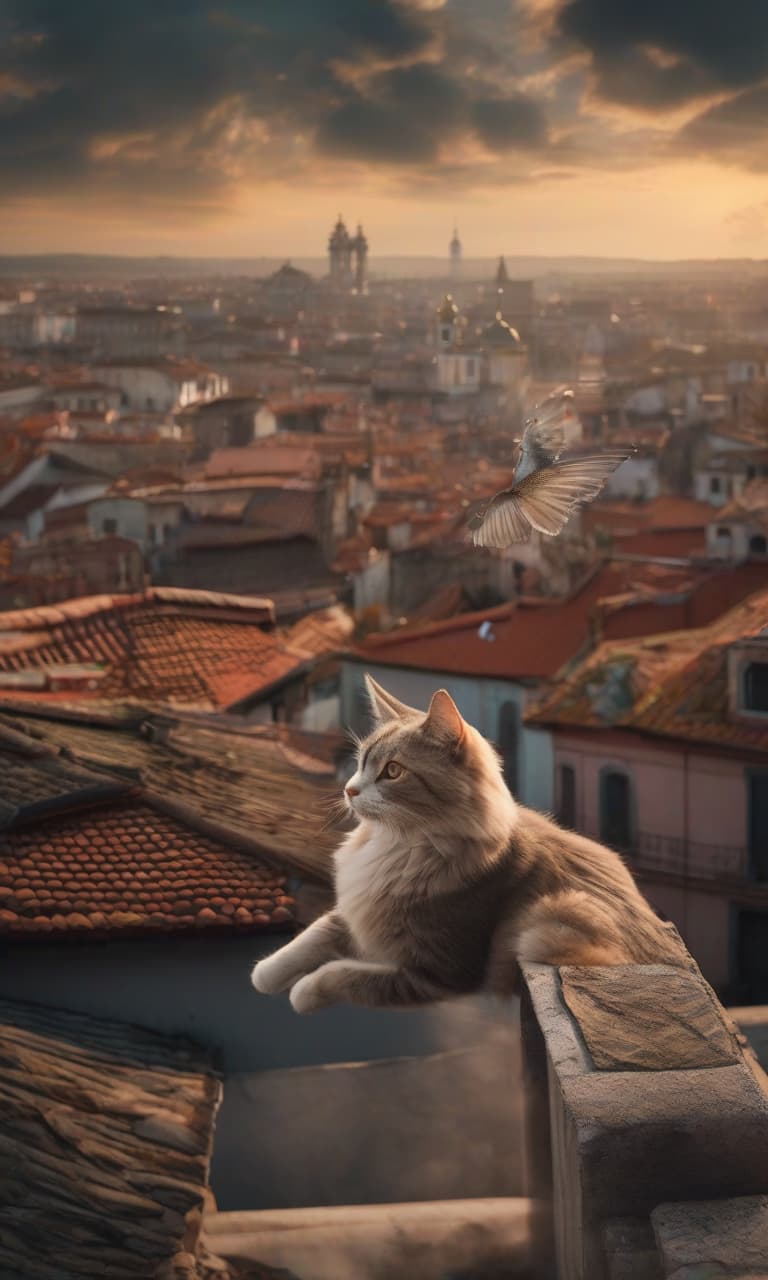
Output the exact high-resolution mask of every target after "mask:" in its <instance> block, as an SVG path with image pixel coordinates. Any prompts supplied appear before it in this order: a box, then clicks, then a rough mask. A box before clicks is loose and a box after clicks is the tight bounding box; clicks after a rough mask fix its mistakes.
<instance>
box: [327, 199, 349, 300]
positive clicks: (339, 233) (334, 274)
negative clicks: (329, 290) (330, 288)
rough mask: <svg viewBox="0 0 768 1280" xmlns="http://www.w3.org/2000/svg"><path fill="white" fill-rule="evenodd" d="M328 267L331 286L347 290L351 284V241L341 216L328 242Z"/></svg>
mask: <svg viewBox="0 0 768 1280" xmlns="http://www.w3.org/2000/svg"><path fill="white" fill-rule="evenodd" d="M328 265H329V271H330V276H331V284H332V285H335V287H336V288H337V289H348V288H349V286H350V285H351V283H352V240H351V238H350V235H349V232H348V231H347V228H346V227H345V225H344V220H343V218H342V216H341V214H339V218H338V221H337V223H336V226H335V227H334V228H333V231H332V232H331V235H330V239H329V240H328Z"/></svg>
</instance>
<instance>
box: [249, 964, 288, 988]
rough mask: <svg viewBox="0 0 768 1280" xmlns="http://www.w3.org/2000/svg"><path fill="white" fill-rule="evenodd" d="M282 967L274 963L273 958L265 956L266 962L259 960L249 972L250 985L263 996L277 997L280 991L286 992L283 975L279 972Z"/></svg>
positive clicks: (286, 984)
mask: <svg viewBox="0 0 768 1280" xmlns="http://www.w3.org/2000/svg"><path fill="white" fill-rule="evenodd" d="M281 970H282V965H280V964H276V963H275V958H274V956H267V958H266V960H259V963H258V964H256V965H254V967H253V970H252V971H251V983H252V985H253V986H254V987H255V988H256V990H257V991H260V992H261V994H262V995H264V996H277V995H279V994H280V992H281V991H285V990H286V986H288V985H290V984H289V983H286V980H285V973H284V972H281Z"/></svg>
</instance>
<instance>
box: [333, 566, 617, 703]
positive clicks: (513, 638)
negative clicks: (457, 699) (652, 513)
mask: <svg viewBox="0 0 768 1280" xmlns="http://www.w3.org/2000/svg"><path fill="white" fill-rule="evenodd" d="M623 581H624V572H623V570H622V569H621V568H620V567H617V566H616V565H613V564H611V565H605V566H604V567H603V568H602V569H600V570H599V571H598V572H597V573H595V574H594V575H593V576H592V577H591V578H590V580H589V581H588V582H587V583H586V584H585V585H584V586H583V587H582V588H581V589H580V590H579V591H577V592H575V593H574V594H573V595H572V596H570V597H569V598H568V599H566V600H557V601H552V602H549V601H544V600H542V601H539V602H536V603H534V602H533V601H530V600H521V601H519V602H512V603H511V604H504V605H499V606H498V608H495V609H487V610H482V611H478V612H476V613H464V614H461V615H459V616H458V617H456V618H449V619H448V620H446V621H444V622H433V623H428V624H426V625H425V626H421V627H407V628H403V629H402V630H399V631H393V632H390V633H388V634H386V635H373V636H369V637H368V639H367V640H366V642H365V644H364V645H362V646H361V647H360V648H359V649H358V650H357V656H358V657H360V658H362V659H367V660H368V661H369V662H376V663H384V664H386V665H388V666H395V667H401V666H402V667H416V668H418V669H422V670H431V671H444V672H456V673H458V674H460V675H475V676H490V677H496V678H498V679H502V680H504V679H505V680H515V679H531V680H542V679H546V678H547V677H548V676H551V675H554V673H555V671H557V670H558V668H559V667H561V666H562V665H563V663H564V662H566V661H568V660H569V659H570V658H572V657H573V656H574V655H575V654H577V653H578V652H579V651H580V649H582V647H583V646H584V645H585V644H586V642H587V640H588V639H589V636H590V617H591V614H592V610H593V608H594V606H595V605H596V603H597V601H598V600H599V599H601V597H603V596H605V595H609V594H612V593H613V592H615V591H616V590H618V589H619V588H620V587H621V586H622V584H623ZM484 622H490V623H491V624H492V633H491V634H492V636H493V637H494V638H493V639H484V638H483V637H481V635H480V627H481V624H482V623H484Z"/></svg>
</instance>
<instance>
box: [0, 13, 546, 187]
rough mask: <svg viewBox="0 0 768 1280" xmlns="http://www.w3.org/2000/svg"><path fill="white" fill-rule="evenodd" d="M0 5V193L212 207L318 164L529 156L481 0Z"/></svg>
mask: <svg viewBox="0 0 768 1280" xmlns="http://www.w3.org/2000/svg"><path fill="white" fill-rule="evenodd" d="M477 4H478V6H479V8H478V10H477V12H476V14H475V17H476V19H477V20H476V21H473V18H472V12H473V11H472V7H471V5H470V4H469V0H452V3H450V4H444V3H439V2H438V0H376V2H375V3H361V0H291V2H290V3H285V0H214V3H210V2H209V0H131V3H130V4H127V3H126V4H117V5H107V4H104V3H103V0H67V3H61V0H0V169H1V170H2V173H3V188H4V190H5V192H6V194H8V195H10V194H14V193H19V192H22V193H37V192H41V191H44V190H45V189H46V188H50V189H57V190H65V189H69V190H70V191H72V190H76V189H78V188H82V189H84V190H86V189H88V190H90V189H94V188H98V189H100V190H101V189H103V188H106V189H108V190H111V191H113V192H115V191H119V190H120V189H121V188H122V189H125V190H130V189H132V188H133V187H135V185H136V183H137V182H139V181H140V182H141V183H142V184H143V186H144V187H145V188H147V189H156V190H157V191H158V192H159V193H162V194H167V193H169V192H172V191H174V190H180V189H182V188H183V189H184V190H187V189H191V188H193V187H194V186H195V185H197V186H198V187H199V188H200V190H201V191H202V190H206V189H207V190H209V191H211V192H213V193H214V194H215V192H216V190H217V188H220V189H223V188H224V187H225V186H226V184H227V183H232V182H238V181H240V180H242V179H243V178H244V177H250V179H251V180H255V181H258V180H259V179H260V178H270V179H271V178H274V177H275V175H279V174H283V175H285V174H287V173H289V172H292V173H293V174H294V176H295V177H296V178H297V179H298V180H302V179H306V180H310V179H311V174H312V171H313V166H314V169H315V171H319V169H320V167H321V166H322V163H323V157H332V158H334V159H338V160H344V161H354V162H362V163H367V164H369V165H379V166H381V165H383V166H395V167H397V166H405V167H407V166H416V165H425V166H435V167H436V169H437V170H439V168H440V165H441V156H442V155H443V154H444V151H445V148H446V144H450V142H451V140H452V139H453V140H455V141H456V144H457V146H458V145H459V143H460V142H461V141H462V140H466V138H467V137H474V138H476V139H477V140H479V141H480V142H481V143H482V144H483V146H485V147H486V148H490V149H491V151H498V152H499V155H502V154H503V153H505V152H507V151H508V150H509V149H510V148H511V147H514V146H524V147H531V146H536V145H539V146H544V145H545V143H546V126H545V125H544V123H543V115H542V111H541V108H540V107H539V106H538V105H537V103H536V102H535V101H534V100H533V99H532V98H530V97H526V96H525V95H524V94H522V93H521V92H520V91H519V90H518V89H517V88H516V86H515V76H514V74H513V71H512V69H511V67H510V66H509V65H508V64H507V62H505V57H504V56H503V55H502V53H501V52H500V50H499V49H497V50H496V51H495V53H492V48H491V46H492V34H491V31H490V29H489V25H488V24H489V22H490V20H491V17H492V15H493V14H494V13H495V14H496V15H497V16H498V14H499V12H500V10H499V8H498V6H499V0H477Z"/></svg>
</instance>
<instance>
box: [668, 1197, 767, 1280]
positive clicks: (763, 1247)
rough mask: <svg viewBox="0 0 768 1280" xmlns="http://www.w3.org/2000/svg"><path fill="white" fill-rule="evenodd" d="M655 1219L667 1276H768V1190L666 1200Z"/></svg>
mask: <svg viewBox="0 0 768 1280" xmlns="http://www.w3.org/2000/svg"><path fill="white" fill-rule="evenodd" d="M651 1222H652V1223H653V1229H654V1232H655V1234H656V1240H657V1242H658V1246H659V1250H660V1252H661V1255H662V1258H663V1260H664V1266H665V1269H666V1275H667V1276H670V1275H678V1273H679V1272H680V1271H681V1269H685V1270H686V1271H689V1273H690V1274H691V1275H697V1276H701V1277H702V1280H704V1278H705V1277H709V1276H711V1277H713V1278H714V1277H715V1276H729V1277H733V1276H768V1195H765V1196H741V1197H738V1198H736V1199H730V1200H699V1201H689V1202H686V1203H679V1202H677V1203H671V1204H660V1205H658V1207H657V1208H656V1209H654V1211H653V1213H652V1214H651Z"/></svg>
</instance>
